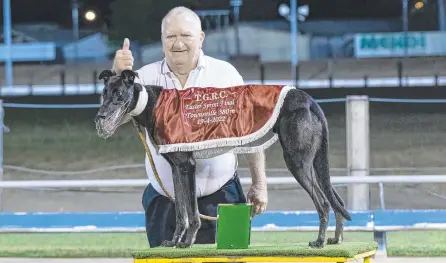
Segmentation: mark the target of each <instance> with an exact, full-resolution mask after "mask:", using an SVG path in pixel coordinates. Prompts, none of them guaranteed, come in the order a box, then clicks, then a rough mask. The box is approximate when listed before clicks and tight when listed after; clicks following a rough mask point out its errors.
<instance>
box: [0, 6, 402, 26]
mask: <svg viewBox="0 0 446 263" xmlns="http://www.w3.org/2000/svg"><path fill="white" fill-rule="evenodd" d="M0 1H1V2H3V1H2V0H0ZM80 1H81V2H82V9H81V12H82V10H84V9H95V10H97V12H98V15H99V17H98V18H99V19H100V21H105V22H108V19H107V16H109V15H110V9H109V8H108V6H109V3H110V2H112V0H80ZM158 1H159V0H158ZM197 2H198V3H199V4H198V5H197V6H195V8H196V9H197V10H198V9H201V10H203V9H227V8H229V0H197ZM281 2H286V3H289V1H287V0H244V5H243V6H242V8H241V10H240V12H241V17H240V19H241V20H242V21H249V20H250V21H252V20H279V19H283V18H282V17H280V16H279V15H278V13H277V7H278V5H279V4H280V3H281ZM298 2H299V4H309V6H310V17H308V19H309V20H312V19H348V18H350V19H357V18H395V17H398V16H400V15H401V4H400V3H401V1H400V0H298ZM2 4H3V3H2ZM11 5H12V20H13V23H21V22H28V23H29V22H54V23H58V24H60V25H61V26H67V27H69V26H70V25H71V0H11ZM259 6H261V7H262V8H258V7H259ZM81 24H82V21H81Z"/></svg>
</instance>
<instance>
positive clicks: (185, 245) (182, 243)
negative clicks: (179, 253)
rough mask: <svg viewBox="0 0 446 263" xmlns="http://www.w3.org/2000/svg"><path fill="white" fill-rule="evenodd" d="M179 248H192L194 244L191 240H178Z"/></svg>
mask: <svg viewBox="0 0 446 263" xmlns="http://www.w3.org/2000/svg"><path fill="white" fill-rule="evenodd" d="M176 247H177V248H190V247H192V244H191V243H190V242H178V244H177V246H176Z"/></svg>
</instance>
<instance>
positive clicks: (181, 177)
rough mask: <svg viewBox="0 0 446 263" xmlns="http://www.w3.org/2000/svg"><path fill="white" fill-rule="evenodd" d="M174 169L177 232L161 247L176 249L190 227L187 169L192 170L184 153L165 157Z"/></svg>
mask: <svg viewBox="0 0 446 263" xmlns="http://www.w3.org/2000/svg"><path fill="white" fill-rule="evenodd" d="M163 156H164V157H165V158H166V160H167V161H168V162H169V163H170V165H171V167H172V176H173V188H174V193H175V216H176V222H175V232H174V234H173V237H172V240H165V241H164V242H163V243H162V244H161V246H164V247H174V246H176V245H177V244H178V243H179V242H180V241H181V239H182V238H183V236H184V233H185V232H186V230H187V228H188V226H189V218H188V214H187V206H188V203H187V201H186V200H187V195H188V193H187V192H188V190H189V189H187V188H186V186H187V184H188V182H187V176H186V173H187V169H190V167H189V166H188V165H185V163H187V161H188V158H187V156H185V154H183V153H167V154H164V155H163Z"/></svg>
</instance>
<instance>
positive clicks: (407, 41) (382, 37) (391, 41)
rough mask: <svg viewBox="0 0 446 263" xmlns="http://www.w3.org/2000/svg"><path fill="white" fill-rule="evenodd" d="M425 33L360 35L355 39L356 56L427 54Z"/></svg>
mask: <svg viewBox="0 0 446 263" xmlns="http://www.w3.org/2000/svg"><path fill="white" fill-rule="evenodd" d="M427 46H428V41H427V37H426V34H425V33H413V32H412V33H407V34H405V33H381V34H380V33H377V34H358V35H356V37H355V53H356V56H359V57H362V56H367V57H369V56H392V55H401V54H404V52H405V51H407V52H408V53H409V54H414V53H423V52H426V50H427V49H428V48H427Z"/></svg>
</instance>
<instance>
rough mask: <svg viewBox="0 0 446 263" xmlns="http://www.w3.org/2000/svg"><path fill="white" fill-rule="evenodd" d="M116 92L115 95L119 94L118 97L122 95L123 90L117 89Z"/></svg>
mask: <svg viewBox="0 0 446 263" xmlns="http://www.w3.org/2000/svg"><path fill="white" fill-rule="evenodd" d="M114 93H115V95H116V96H118V97H120V96H122V91H121V90H115V92H114Z"/></svg>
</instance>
